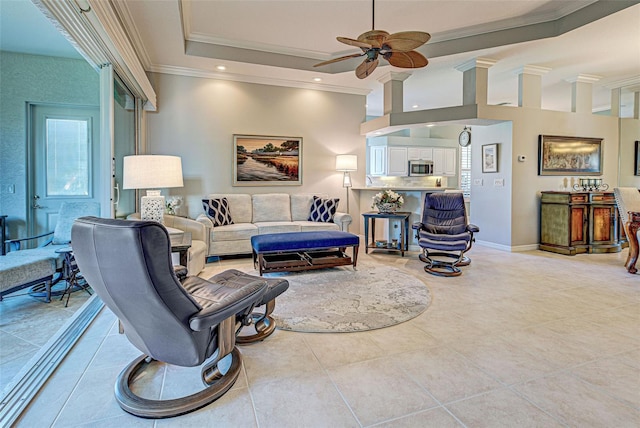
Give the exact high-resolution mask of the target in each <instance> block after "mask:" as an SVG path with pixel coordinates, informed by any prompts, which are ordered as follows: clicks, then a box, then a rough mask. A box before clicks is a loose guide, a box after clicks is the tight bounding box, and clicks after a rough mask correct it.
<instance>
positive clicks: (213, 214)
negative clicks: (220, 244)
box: [202, 198, 233, 226]
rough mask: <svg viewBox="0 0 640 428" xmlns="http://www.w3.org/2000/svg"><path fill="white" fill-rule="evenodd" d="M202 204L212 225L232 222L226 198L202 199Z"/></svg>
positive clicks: (223, 224)
mask: <svg viewBox="0 0 640 428" xmlns="http://www.w3.org/2000/svg"><path fill="white" fill-rule="evenodd" d="M202 206H203V207H204V212H205V213H206V214H207V216H209V218H210V219H211V221H212V222H213V226H225V225H227V224H233V219H231V210H229V201H227V198H221V199H203V200H202Z"/></svg>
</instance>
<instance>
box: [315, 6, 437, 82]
mask: <svg viewBox="0 0 640 428" xmlns="http://www.w3.org/2000/svg"><path fill="white" fill-rule="evenodd" d="M371 2H372V14H371V15H372V17H371V31H367V32H365V33H362V34H360V35H359V36H358V39H357V40H356V39H350V38H348V37H337V40H338V41H339V42H341V43H344V44H347V45H350V46H356V47H359V48H360V49H362V53H357V54H352V55H345V56H341V57H338V58H334V59H330V60H328V61H323V62H321V63H319V64H316V65H314V67H321V66H323V65H328V64H333V63H334V62H338V61H344V60H346V59H350V58H357V57H360V56H364V57H365V59H364V61H363V62H362V63H361V64H360V65H359V66H358V67H357V68H356V76H357V77H358V79H364V78H365V77H367V76H369V75H370V74H371V73H373V70H375V69H376V67H377V66H378V63H379V60H378V57H379V56H382V58H384V59H386V60H387V61H389V64H391V65H393V66H394V67H400V68H421V67H424V66H426V65H427V64H429V60H427V58H425V57H424V55H422V54H421V53H420V52H417V51H415V50H414V49H416V48H418V47H420V46H422V45H424V44H425V43H427V42H428V41H429V39H430V38H431V35H430V34H429V33H424V32H422V31H402V32H399V33H393V34H389V33H388V32H386V31H384V30H376V29H375V0H371Z"/></svg>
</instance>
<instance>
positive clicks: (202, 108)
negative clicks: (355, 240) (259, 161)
mask: <svg viewBox="0 0 640 428" xmlns="http://www.w3.org/2000/svg"><path fill="white" fill-rule="evenodd" d="M150 77H151V81H152V83H153V85H154V88H155V90H156V92H157V94H158V106H159V108H158V111H157V112H150V113H148V114H147V115H146V120H147V141H146V142H147V152H148V153H153V154H173V155H179V156H181V157H182V167H183V174H184V183H185V187H184V188H176V189H168V191H167V190H165V191H163V193H165V194H171V195H181V196H184V197H185V201H186V209H185V208H183V210H182V211H181V214H185V215H188V216H189V217H193V218H195V217H196V216H197V215H198V214H200V213H201V212H202V206H201V201H200V200H201V199H202V196H204V195H207V194H209V193H225V192H234V193H271V192H286V193H290V194H293V193H325V194H329V195H330V196H332V197H339V198H341V201H344V199H345V197H346V190H345V189H344V188H343V187H342V173H339V172H336V171H335V156H336V154H355V155H358V171H356V172H355V173H352V177H353V180H354V185H364V176H365V144H366V143H365V138H364V137H363V136H361V135H359V131H360V128H359V127H360V123H361V122H362V121H364V118H365V102H366V99H365V96H362V95H348V94H340V93H334V92H324V91H316V90H308V89H295V88H286V87H279V86H268V85H258V84H251V83H239V82H230V81H223V80H214V79H206V78H196V77H185V76H175V75H169V74H159V73H155V74H151V76H150ZM233 134H250V135H274V136H290V137H302V138H303V145H302V167H303V169H302V186H273V187H233V186H232V183H233V179H232V171H233V168H232V161H233ZM352 196H353V194H352ZM350 205H351V214H352V215H353V216H354V224H355V225H357V224H358V221H357V219H358V217H359V216H360V214H359V212H357V204H350ZM339 209H340V210H341V211H343V210H345V205H344V204H343V203H342V202H341V204H340V208H339ZM351 231H352V232H356V233H357V232H358V229H354V228H352V229H351Z"/></svg>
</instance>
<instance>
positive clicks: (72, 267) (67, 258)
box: [56, 247, 91, 308]
mask: <svg viewBox="0 0 640 428" xmlns="http://www.w3.org/2000/svg"><path fill="white" fill-rule="evenodd" d="M56 253H59V254H64V260H63V261H62V279H64V280H65V281H67V287H66V288H65V289H64V292H63V293H62V296H60V300H62V299H64V296H65V294H66V295H67V301H66V302H65V304H64V307H65V308H66V307H67V306H68V305H69V297H71V293H73V292H74V291H76V290H78V289H81V290H84V291H86V292H87V293H89V295H91V291H89V284H88V283H87V281H86V280H85V279H84V278H83V277H82V275H81V274H80V270H79V269H78V264H77V263H76V258H75V257H74V256H73V249H72V248H71V247H64V248H59V249H57V250H56Z"/></svg>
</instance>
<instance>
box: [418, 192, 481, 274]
mask: <svg viewBox="0 0 640 428" xmlns="http://www.w3.org/2000/svg"><path fill="white" fill-rule="evenodd" d="M412 228H413V229H414V230H416V238H417V239H418V245H420V247H421V248H422V254H420V256H419V258H420V260H422V261H423V262H425V263H426V266H425V267H424V270H425V272H428V273H430V274H432V275H438V276H459V275H461V274H462V271H461V270H460V268H459V267H460V266H467V265H469V264H470V263H471V260H469V258H468V257H465V255H464V253H466V252H467V251H469V250H470V249H471V245H472V244H473V242H474V240H475V238H474V237H473V234H474V233H477V232H479V231H480V229H479V228H478V226H476V225H473V224H468V223H467V214H466V209H465V206H464V196H463V195H462V193H457V192H451V193H447V192H445V193H428V194H427V195H426V196H425V198H424V207H423V209H422V222H419V223H414V224H413V226H412ZM434 257H436V258H434ZM452 259H453V260H452Z"/></svg>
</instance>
